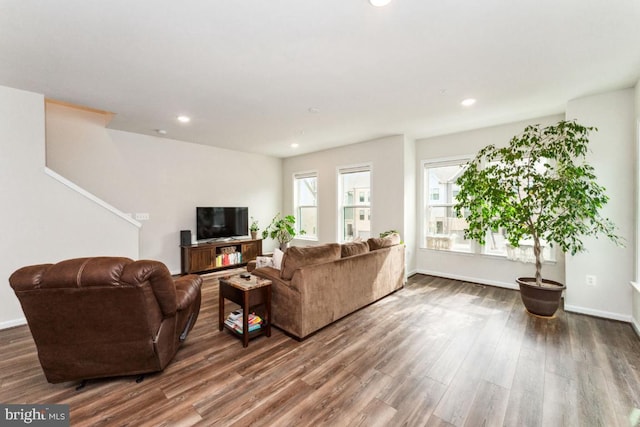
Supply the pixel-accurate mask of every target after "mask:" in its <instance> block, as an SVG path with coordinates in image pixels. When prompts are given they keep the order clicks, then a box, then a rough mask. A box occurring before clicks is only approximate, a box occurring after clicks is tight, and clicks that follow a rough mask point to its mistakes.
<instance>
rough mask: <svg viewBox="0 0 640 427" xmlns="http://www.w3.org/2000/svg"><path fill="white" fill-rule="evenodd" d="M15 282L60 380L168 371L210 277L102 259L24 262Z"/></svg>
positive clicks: (49, 369)
mask: <svg viewBox="0 0 640 427" xmlns="http://www.w3.org/2000/svg"><path fill="white" fill-rule="evenodd" d="M9 283H10V284H11V287H12V288H13V290H14V291H15V293H16V295H17V297H18V299H19V300H20V304H21V305H22V310H23V311H24V314H25V316H26V318H27V323H28V324H29V328H30V329H31V333H32V335H33V339H34V341H35V343H36V347H37V349H38V357H39V359H40V364H41V365H42V369H43V371H44V374H45V376H46V377H47V380H48V381H49V382H51V383H60V382H65V381H73V380H85V379H91V378H101V377H112V376H121V375H138V374H144V373H149V372H156V371H161V370H163V369H164V368H165V367H166V366H167V364H168V363H169V362H170V361H171V359H173V357H174V355H175V354H176V352H177V350H178V347H179V345H180V343H181V342H182V341H184V339H185V338H186V336H187V334H188V333H189V331H190V330H191V328H193V325H194V324H195V322H196V319H197V317H198V313H199V311H200V301H201V293H200V292H201V291H200V287H201V285H202V278H201V277H200V276H196V275H188V276H182V277H180V278H178V279H175V280H174V278H173V277H171V274H170V273H169V270H168V269H167V267H166V266H165V265H164V264H162V263H161V262H158V261H146V260H142V261H133V260H131V259H128V258H119V257H96V258H77V259H70V260H66V261H62V262H59V263H57V264H44V265H33V266H29V267H23V268H21V269H19V270H17V271H16V272H15V273H13V274H12V275H11V277H10V278H9Z"/></svg>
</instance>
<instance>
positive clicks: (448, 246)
mask: <svg viewBox="0 0 640 427" xmlns="http://www.w3.org/2000/svg"><path fill="white" fill-rule="evenodd" d="M466 161H467V159H462V160H456V161H450V162H438V163H425V166H424V194H425V196H426V197H425V198H424V200H426V205H425V215H424V230H425V234H426V235H425V240H424V242H423V245H424V247H426V248H429V249H440V250H448V251H456V252H472V251H473V245H472V242H471V241H470V240H467V239H465V238H464V229H465V228H466V227H467V222H466V221H465V220H464V219H462V218H458V217H456V214H455V212H454V210H453V206H454V205H455V203H456V200H455V197H456V195H457V194H458V191H459V188H458V186H457V185H456V183H455V181H456V179H458V176H460V174H461V173H462V172H463V171H464V164H465V163H466Z"/></svg>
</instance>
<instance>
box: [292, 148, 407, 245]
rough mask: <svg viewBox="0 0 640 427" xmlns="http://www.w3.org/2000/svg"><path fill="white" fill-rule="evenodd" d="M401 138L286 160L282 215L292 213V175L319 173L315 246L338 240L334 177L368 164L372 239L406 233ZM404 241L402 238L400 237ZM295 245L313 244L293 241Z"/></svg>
mask: <svg viewBox="0 0 640 427" xmlns="http://www.w3.org/2000/svg"><path fill="white" fill-rule="evenodd" d="M404 150H405V139H404V136H402V135H398V136H390V137H386V138H380V139H376V140H373V141H367V142H361V143H357V144H352V145H347V146H343V147H338V148H334V149H330V150H325V151H319V152H316V153H311V154H305V155H301V156H296V157H289V158H287V159H284V161H283V181H284V182H283V185H284V186H283V191H284V203H283V213H286V214H291V213H293V175H294V174H295V173H297V172H305V171H311V170H313V171H317V172H318V212H319V213H318V218H319V219H318V222H319V224H318V242H320V243H327V242H335V241H337V240H338V194H337V186H338V184H337V173H338V169H339V168H341V167H344V166H350V165H360V164H371V166H372V174H371V180H372V182H371V204H372V210H371V235H372V236H378V234H379V233H380V232H382V231H385V230H391V229H395V230H405V225H404V223H405V218H404V213H403V211H404V208H405V197H412V194H405V189H404V180H405V176H404V171H403V170H404ZM403 238H405V236H403ZM293 243H294V244H296V245H307V244H312V243H313V242H309V241H306V240H296V241H295V242H293Z"/></svg>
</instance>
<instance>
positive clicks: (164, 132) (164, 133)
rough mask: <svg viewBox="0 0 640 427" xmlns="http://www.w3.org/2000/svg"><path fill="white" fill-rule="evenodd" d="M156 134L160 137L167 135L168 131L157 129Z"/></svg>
mask: <svg viewBox="0 0 640 427" xmlns="http://www.w3.org/2000/svg"><path fill="white" fill-rule="evenodd" d="M156 132H158V133H159V134H160V135H166V134H167V131H166V130H164V129H156Z"/></svg>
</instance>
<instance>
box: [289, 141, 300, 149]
mask: <svg viewBox="0 0 640 427" xmlns="http://www.w3.org/2000/svg"><path fill="white" fill-rule="evenodd" d="M299 146H300V144H298V143H297V142H294V143H293V144H291V148H298V147H299Z"/></svg>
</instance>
